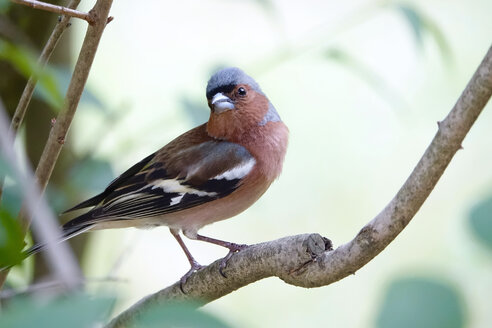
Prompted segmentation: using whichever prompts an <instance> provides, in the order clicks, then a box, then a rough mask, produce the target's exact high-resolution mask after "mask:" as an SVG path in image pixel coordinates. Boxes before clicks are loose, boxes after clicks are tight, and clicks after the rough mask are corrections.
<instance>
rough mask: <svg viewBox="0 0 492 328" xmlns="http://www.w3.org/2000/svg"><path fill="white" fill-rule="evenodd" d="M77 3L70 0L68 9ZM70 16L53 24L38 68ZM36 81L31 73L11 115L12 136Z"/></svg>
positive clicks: (48, 54) (78, 0)
mask: <svg viewBox="0 0 492 328" xmlns="http://www.w3.org/2000/svg"><path fill="white" fill-rule="evenodd" d="M79 3H80V0H72V1H70V3H69V4H68V6H67V7H68V8H69V9H75V8H77V6H78V5H79ZM70 18H71V17H70V16H68V15H65V16H63V17H61V19H60V20H59V22H58V24H57V25H56V26H55V28H54V30H53V32H51V36H50V38H49V39H48V41H47V42H46V45H45V46H44V49H43V51H42V52H41V56H40V57H39V60H38V67H39V68H40V69H43V68H44V67H45V66H46V64H47V63H48V60H49V59H50V57H51V55H52V54H53V51H54V50H55V47H56V44H57V43H58V40H60V38H61V36H62V34H63V32H64V31H65V30H66V29H67V28H68V26H69V21H70ZM37 82H38V79H37V76H36V75H31V77H30V78H29V81H27V84H26V87H25V88H24V91H23V92H22V95H21V97H20V100H19V103H18V104H17V108H16V109H15V113H14V116H13V117H12V123H11V124H10V129H11V130H12V131H13V133H14V137H15V134H16V133H17V130H18V129H19V126H20V125H21V124H22V121H23V120H24V116H25V114H26V111H27V106H29V103H30V101H31V98H32V94H33V92H34V88H35V87H36V83H37Z"/></svg>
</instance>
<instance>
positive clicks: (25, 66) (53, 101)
mask: <svg viewBox="0 0 492 328" xmlns="http://www.w3.org/2000/svg"><path fill="white" fill-rule="evenodd" d="M0 59H3V60H5V61H7V62H9V63H10V64H11V65H12V66H13V67H15V69H16V70H17V71H18V72H19V73H20V74H22V75H23V76H24V77H25V78H26V79H28V78H29V77H30V76H31V75H33V76H35V77H36V78H37V79H38V87H37V88H39V95H41V97H42V98H43V100H45V101H46V102H47V103H48V104H49V105H50V106H51V107H52V108H54V109H60V108H61V106H62V104H63V96H62V93H61V92H60V86H59V83H58V81H57V79H56V78H55V76H54V73H53V72H52V71H51V70H50V69H49V68H46V69H43V68H42V67H40V66H39V65H38V62H37V58H36V57H35V56H34V55H33V54H32V53H31V52H30V51H28V50H27V49H26V48H22V47H20V46H17V45H14V44H12V43H9V42H6V41H3V40H0Z"/></svg>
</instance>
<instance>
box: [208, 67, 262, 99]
mask: <svg viewBox="0 0 492 328" xmlns="http://www.w3.org/2000/svg"><path fill="white" fill-rule="evenodd" d="M238 84H247V85H249V86H250V87H251V88H252V89H253V90H255V91H256V92H259V93H261V94H263V92H262V91H261V89H260V86H259V85H258V83H256V81H255V80H254V79H253V78H252V77H251V76H249V75H247V74H246V73H244V72H243V71H242V70H241V69H239V68H237V67H228V68H224V69H221V70H220V71H218V72H217V73H215V74H214V75H212V77H211V78H210V80H208V83H207V98H208V99H210V98H212V97H213V96H214V95H215V94H216V93H217V92H228V91H231V90H232V89H233V88H234V87H235V86H236V85H238Z"/></svg>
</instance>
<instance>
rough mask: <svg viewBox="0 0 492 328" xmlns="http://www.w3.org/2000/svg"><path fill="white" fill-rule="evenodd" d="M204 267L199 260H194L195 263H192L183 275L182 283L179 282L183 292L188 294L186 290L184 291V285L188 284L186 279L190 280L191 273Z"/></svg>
mask: <svg viewBox="0 0 492 328" xmlns="http://www.w3.org/2000/svg"><path fill="white" fill-rule="evenodd" d="M202 268H204V266H203V265H201V264H199V263H198V262H193V264H192V265H191V268H190V270H188V272H186V273H185V274H184V275H183V276H182V277H181V279H180V280H179V281H180V283H179V289H181V292H182V293H183V294H186V292H185V291H184V285H185V284H186V281H187V280H188V278H189V277H191V275H192V274H193V273H195V272H197V271H198V270H200V269H202Z"/></svg>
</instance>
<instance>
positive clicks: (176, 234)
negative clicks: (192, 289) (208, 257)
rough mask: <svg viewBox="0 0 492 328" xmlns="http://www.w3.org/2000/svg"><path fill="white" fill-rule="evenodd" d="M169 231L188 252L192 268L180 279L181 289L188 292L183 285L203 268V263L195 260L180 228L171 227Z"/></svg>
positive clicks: (186, 252)
mask: <svg viewBox="0 0 492 328" xmlns="http://www.w3.org/2000/svg"><path fill="white" fill-rule="evenodd" d="M169 231H170V232H171V234H172V235H173V236H174V238H176V241H177V242H178V244H179V246H181V248H182V249H183V252H184V253H185V254H186V257H187V258H188V262H190V265H191V268H190V270H188V272H186V273H185V274H184V276H182V277H181V279H180V285H179V288H181V291H182V292H183V294H186V293H185V291H184V289H183V286H184V284H185V283H186V280H188V278H189V277H190V276H191V275H192V274H193V272H195V271H198V270H200V269H201V268H203V265H201V264H200V263H198V262H197V261H196V260H195V258H194V257H193V255H191V253H190V251H189V250H188V248H187V247H186V245H185V243H184V242H183V239H182V238H181V236H180V235H179V230H177V229H171V228H169Z"/></svg>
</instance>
